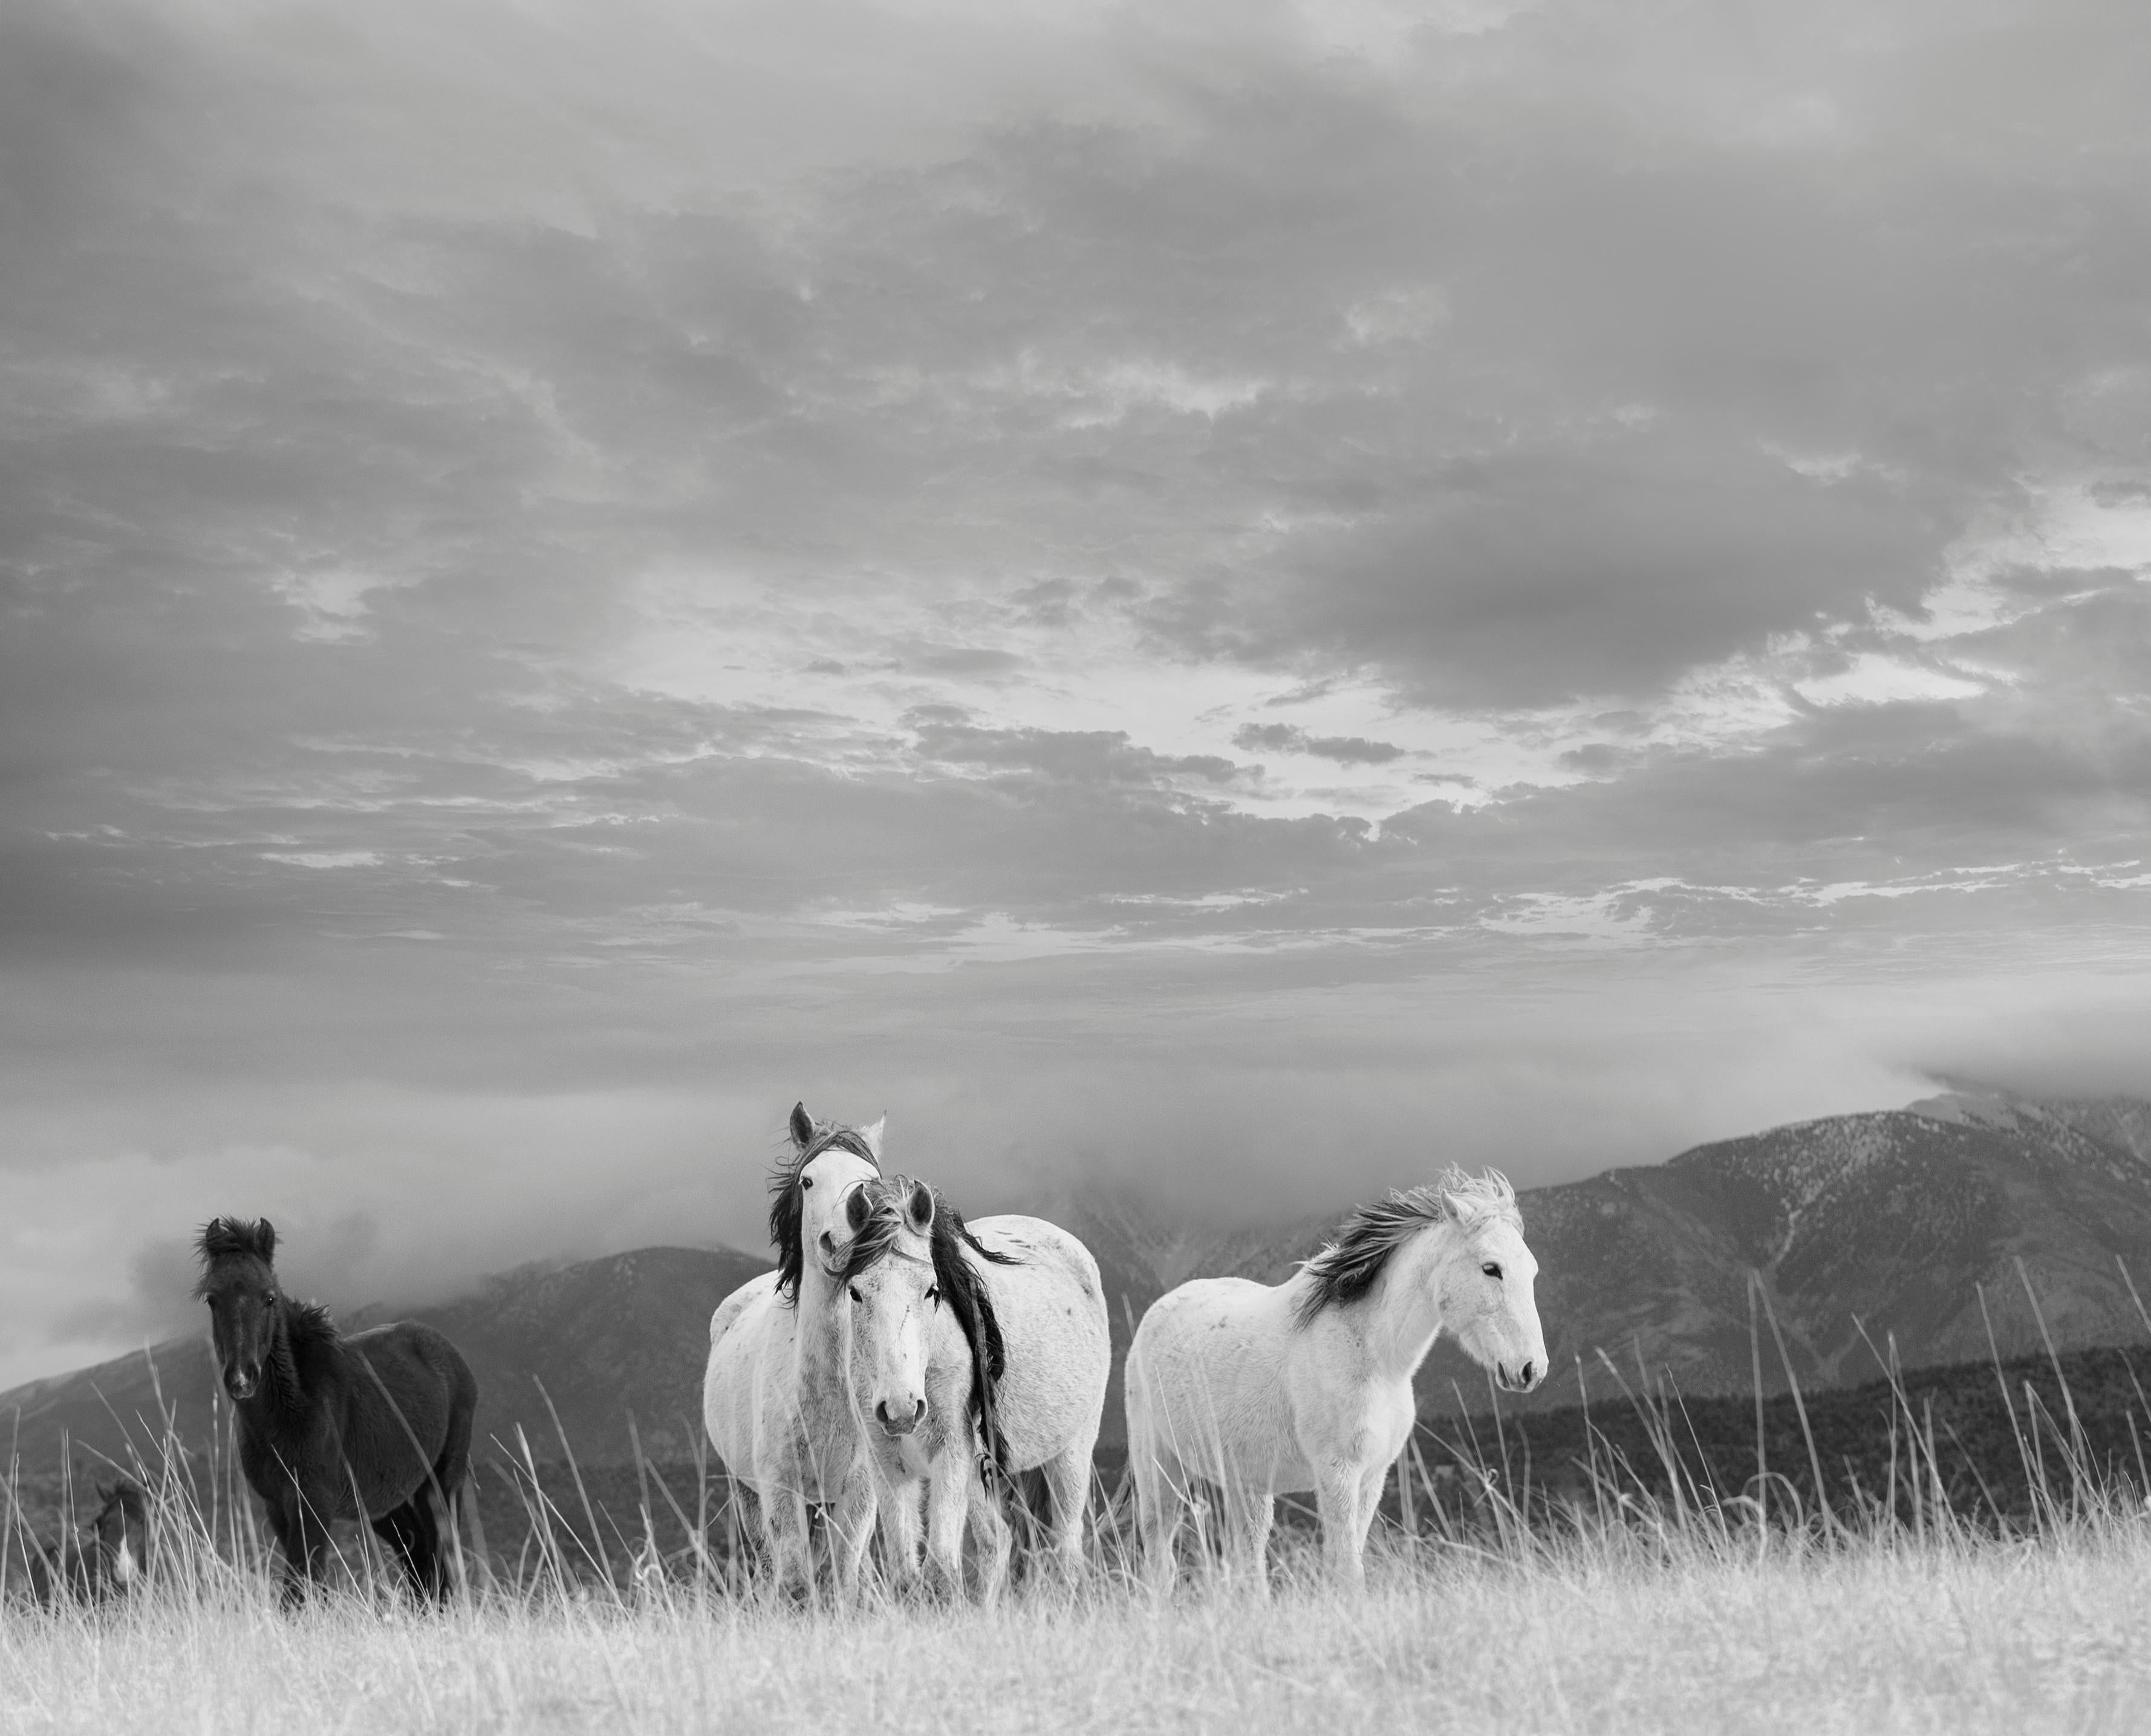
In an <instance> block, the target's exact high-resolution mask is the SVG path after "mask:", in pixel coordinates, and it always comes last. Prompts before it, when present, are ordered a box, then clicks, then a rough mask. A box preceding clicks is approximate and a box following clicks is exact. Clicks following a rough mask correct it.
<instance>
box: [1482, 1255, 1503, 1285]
mask: <svg viewBox="0 0 2151 1736" xmlns="http://www.w3.org/2000/svg"><path fill="white" fill-rule="evenodd" d="M1479 1269H1480V1271H1481V1272H1483V1273H1485V1274H1486V1276H1487V1277H1489V1278H1492V1279H1493V1280H1494V1281H1495V1282H1496V1283H1500V1282H1501V1268H1500V1267H1499V1266H1496V1264H1495V1263H1493V1262H1492V1261H1491V1260H1489V1261H1487V1263H1485V1265H1483V1266H1481V1267H1480V1268H1479Z"/></svg>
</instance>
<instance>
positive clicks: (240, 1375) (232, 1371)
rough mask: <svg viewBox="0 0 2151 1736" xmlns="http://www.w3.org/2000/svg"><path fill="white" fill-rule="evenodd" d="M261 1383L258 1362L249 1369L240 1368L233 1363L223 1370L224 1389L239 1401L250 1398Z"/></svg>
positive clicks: (242, 1401)
mask: <svg viewBox="0 0 2151 1736" xmlns="http://www.w3.org/2000/svg"><path fill="white" fill-rule="evenodd" d="M260 1386H261V1367H260V1365H259V1364H256V1366H255V1367H253V1368H251V1369H242V1368H241V1367H240V1366H239V1364H236V1363H233V1364H229V1365H228V1366H227V1367H226V1368H225V1371H224V1389H225V1391H226V1392H228V1393H230V1394H231V1396H232V1397H233V1398H234V1399H238V1400H240V1402H241V1403H244V1402H245V1400H246V1399H251V1398H252V1397H253V1396H254V1394H255V1392H256V1389H258V1388H259V1387H260Z"/></svg>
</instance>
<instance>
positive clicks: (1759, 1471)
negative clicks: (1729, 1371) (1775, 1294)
mask: <svg viewBox="0 0 2151 1736" xmlns="http://www.w3.org/2000/svg"><path fill="white" fill-rule="evenodd" d="M1760 1283H1762V1279H1761V1278H1759V1277H1758V1276H1757V1274H1756V1272H1755V1268H1754V1267H1752V1266H1751V1267H1749V1268H1748V1364H1749V1373H1750V1379H1752V1380H1753V1381H1754V1387H1755V1489H1756V1498H1757V1499H1758V1501H1760V1502H1761V1504H1762V1517H1763V1521H1764V1523H1765V1524H1768V1523H1769V1518H1770V1446H1769V1440H1768V1438H1767V1435H1766V1431H1765V1430H1764V1426H1763V1337H1762V1333H1761V1330H1760V1324H1759V1322H1758V1321H1757V1319H1756V1318H1755V1291H1756V1288H1757V1287H1758V1286H1759V1284H1760Z"/></svg>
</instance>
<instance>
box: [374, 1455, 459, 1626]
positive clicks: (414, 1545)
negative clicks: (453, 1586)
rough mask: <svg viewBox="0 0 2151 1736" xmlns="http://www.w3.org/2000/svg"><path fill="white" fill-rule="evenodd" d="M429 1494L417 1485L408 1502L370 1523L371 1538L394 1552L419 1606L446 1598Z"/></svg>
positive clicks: (439, 1541)
mask: <svg viewBox="0 0 2151 1736" xmlns="http://www.w3.org/2000/svg"><path fill="white" fill-rule="evenodd" d="M373 1529H374V1532H375V1534H376V1535H377V1536H379V1537H380V1538H381V1539H382V1541H384V1542H385V1543H387V1545H388V1546H389V1547H390V1548H392V1549H393V1550H394V1551H396V1556H397V1560H398V1561H402V1563H403V1571H404V1572H405V1573H406V1574H407V1575H408V1576H409V1577H410V1581H411V1590H412V1593H413V1594H414V1595H415V1596H416V1597H418V1601H419V1602H421V1603H423V1602H426V1601H427V1600H428V1599H429V1598H437V1597H443V1596H445V1595H446V1589H447V1588H446V1582H445V1576H443V1573H442V1572H441V1533H440V1528H439V1526H438V1525H437V1524H436V1523H435V1522H434V1519H433V1490H432V1489H431V1488H430V1487H428V1485H425V1484H423V1483H422V1484H420V1485H419V1486H418V1491H417V1492H416V1493H414V1494H413V1495H412V1497H411V1499H410V1500H408V1501H405V1502H404V1503H403V1505H402V1506H400V1507H394V1508H392V1509H391V1510H390V1511H387V1512H386V1513H383V1514H382V1516H380V1517H379V1518H378V1519H377V1520H375V1521H373Z"/></svg>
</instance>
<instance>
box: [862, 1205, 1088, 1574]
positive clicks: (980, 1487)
mask: <svg viewBox="0 0 2151 1736" xmlns="http://www.w3.org/2000/svg"><path fill="white" fill-rule="evenodd" d="M847 1203H848V1207H849V1212H850V1227H851V1229H852V1232H853V1234H852V1237H851V1239H850V1241H849V1243H848V1244H847V1247H846V1257H845V1259H844V1263H843V1266H842V1268H841V1269H840V1273H839V1275H840V1278H841V1281H842V1282H843V1285H844V1287H845V1295H846V1300H847V1302H848V1303H849V1307H848V1308H847V1309H846V1310H845V1311H844V1314H843V1321H844V1324H843V1343H844V1357H845V1364H846V1367H847V1369H848V1381H849V1385H850V1389H851V1396H852V1409H853V1416H854V1418H855V1420H857V1422H858V1427H859V1430H860V1433H861V1435H862V1437H863V1440H865V1442H866V1449H867V1458H868V1464H869V1465H870V1467H871V1469H872V1471H873V1475H874V1479H875V1482H876V1485H877V1490H878V1499H879V1500H880V1501H881V1502H882V1503H883V1507H884V1510H886V1508H887V1507H888V1506H904V1507H906V1508H907V1509H910V1508H914V1507H915V1503H916V1501H917V1498H918V1495H917V1491H918V1489H919V1485H921V1484H924V1485H925V1488H926V1494H927V1521H926V1549H927V1555H928V1558H929V1560H930V1561H932V1562H933V1563H934V1567H935V1569H936V1571H937V1572H938V1574H939V1577H940V1579H941V1581H942V1582H943V1583H944V1584H945V1585H946V1586H948V1587H949V1588H950V1589H952V1590H959V1589H960V1588H961V1587H962V1585H963V1548H964V1524H965V1521H966V1519H967V1518H968V1519H969V1521H970V1522H971V1523H972V1524H973V1525H974V1526H976V1527H977V1529H978V1531H979V1534H980V1541H981V1543H982V1545H983V1546H984V1556H985V1565H984V1569H983V1571H982V1573H981V1585H980V1591H981V1594H982V1596H984V1597H986V1598H988V1599H990V1598H991V1597H993V1596H994V1595H995V1592H997V1591H998V1590H999V1588H1000V1583H1001V1580H1002V1578H1003V1577H1004V1575H1005V1573H1006V1572H1007V1566H1008V1556H1009V1549H1010V1541H1011V1539H1010V1532H1009V1527H1008V1525H1007V1522H1006V1521H1005V1519H1004V1517H1003V1516H1002V1513H1001V1509H1000V1497H1001V1494H1002V1491H1003V1489H1004V1488H1005V1487H1006V1486H1008V1485H1011V1484H1012V1483H1013V1480H1014V1478H1015V1476H1016V1475H1017V1474H1019V1473H1020V1472H1023V1471H1026V1470H1040V1471H1041V1472H1042V1473H1043V1475H1044V1476H1045V1485H1046V1490H1047V1495H1048V1498H1049V1501H1050V1514H1049V1516H1048V1520H1047V1526H1046V1529H1047V1536H1048V1541H1049V1545H1050V1551H1051V1554H1050V1559H1052V1560H1053V1561H1055V1562H1056V1563H1057V1564H1058V1566H1059V1568H1060V1572H1062V1573H1063V1574H1064V1576H1065V1577H1070V1578H1072V1577H1074V1576H1075V1574H1076V1573H1078V1572H1080V1571H1081V1565H1082V1551H1083V1516H1084V1511H1085V1508H1086V1504H1087V1500H1088V1496H1089V1493H1090V1479H1091V1452H1092V1450H1093V1448H1094V1447H1095V1446H1096V1444H1097V1438H1098V1427H1099V1424H1100V1421H1101V1417H1102V1415H1103V1412H1104V1410H1105V1402H1106V1383H1107V1379H1108V1377H1109V1375H1110V1372H1111V1338H1110V1334H1109V1332H1108V1329H1107V1325H1106V1303H1105V1294H1104V1288H1103V1286H1102V1285H1101V1283H1099V1279H1098V1267H1097V1263H1096V1261H1095V1260H1093V1259H1092V1258H1091V1253H1090V1250H1089V1249H1088V1248H1085V1247H1084V1246H1083V1244H1082V1243H1081V1242H1079V1241H1077V1240H1076V1239H1075V1237H1073V1236H1070V1234H1069V1233H1068V1232H1066V1231H1065V1230H1063V1229H1060V1228H1059V1227H1057V1226H1055V1225H1054V1224H1050V1223H1048V1222H1045V1221H1044V1220H1043V1219H1041V1218H1035V1217H990V1218H984V1219H981V1220H980V1221H979V1222H977V1223H975V1224H972V1225H968V1226H967V1225H966V1224H965V1223H964V1220H963V1217H961V1215H960V1214H959V1213H958V1212H956V1211H955V1210H954V1208H953V1207H950V1206H949V1205H948V1203H947V1202H945V1201H944V1200H942V1199H941V1198H940V1197H939V1196H938V1195H936V1194H935V1193H934V1191H933V1190H932V1189H931V1188H929V1187H927V1186H926V1185H925V1184H924V1183H923V1182H913V1181H910V1180H908V1178H905V1177H895V1178H894V1179H893V1180H892V1181H888V1182H870V1183H868V1184H867V1185H866V1186H865V1187H861V1188H858V1189H857V1190H855V1191H854V1192H853V1193H852V1195H851V1196H850V1197H849V1199H848V1202H847Z"/></svg>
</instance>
